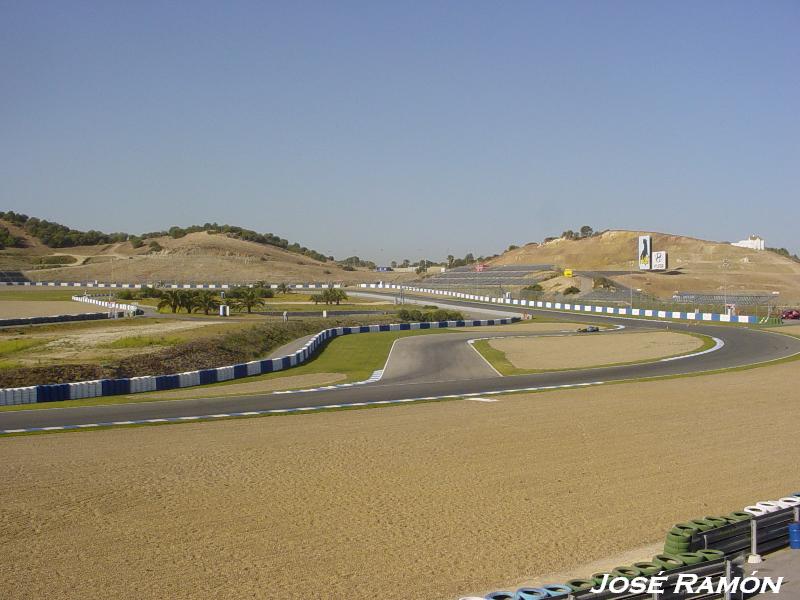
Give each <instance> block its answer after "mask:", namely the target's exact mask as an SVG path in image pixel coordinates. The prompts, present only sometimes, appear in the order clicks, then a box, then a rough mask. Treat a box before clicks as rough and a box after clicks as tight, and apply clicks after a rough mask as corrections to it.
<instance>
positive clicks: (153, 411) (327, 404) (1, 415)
mask: <svg viewBox="0 0 800 600" xmlns="http://www.w3.org/2000/svg"><path fill="white" fill-rule="evenodd" d="M354 294H358V295H362V296H380V297H381V298H386V297H387V295H388V294H381V293H375V292H369V293H364V292H354ZM406 301H408V302H414V303H422V304H425V303H431V302H432V300H431V299H430V298H425V297H418V296H414V295H406ZM435 302H436V304H437V305H439V306H442V307H445V308H456V309H461V310H464V311H467V312H469V313H470V314H472V315H475V316H477V315H481V316H483V317H486V316H488V318H497V317H507V316H519V315H520V314H521V313H529V314H532V315H536V314H540V315H546V316H547V317H548V318H549V319H553V320H563V321H564V322H565V323H567V322H573V321H574V320H575V319H576V316H575V315H574V314H568V313H563V312H558V311H551V310H540V309H528V308H524V309H523V308H521V307H520V308H517V307H513V306H511V307H503V308H502V309H497V308H494V307H489V306H487V305H486V304H481V303H476V302H469V301H462V300H448V301H447V302H439V301H435ZM580 320H581V321H583V322H587V323H595V324H599V325H612V326H617V327H616V328H615V329H612V330H608V331H604V332H601V333H597V334H591V335H620V334H624V333H625V332H628V331H658V330H672V331H679V332H691V333H697V334H702V335H706V336H709V337H712V338H714V339H715V342H716V344H715V346H714V347H713V348H711V349H710V350H706V351H703V352H697V353H693V354H689V355H686V356H683V357H678V358H672V359H670V358H667V359H660V360H655V361H652V362H647V363H638V364H629V365H619V366H608V367H596V368H586V369H574V370H569V371H555V372H544V373H535V374H527V375H515V376H505V377H503V376H500V375H498V373H497V372H496V371H495V370H494V368H492V367H491V366H490V365H489V364H488V363H487V362H486V361H485V360H484V359H483V357H482V356H480V355H479V354H478V353H477V352H476V351H475V350H474V349H473V348H472V347H471V345H470V344H469V342H470V341H471V340H475V339H478V338H485V337H486V336H487V334H486V333H485V332H482V331H480V330H475V331H469V332H461V331H459V332H455V333H447V334H445V335H425V336H419V337H413V338H406V339H402V340H398V342H397V343H396V344H395V346H394V347H393V349H392V351H391V353H390V355H389V358H388V360H387V363H386V366H385V368H384V370H383V373H382V376H381V377H380V378H377V377H376V380H375V381H370V382H367V383H365V384H364V385H352V384H347V385H342V386H330V387H328V388H324V389H323V388H319V389H312V390H298V391H293V392H273V393H269V394H254V395H243V396H237V397H216V398H215V397H213V396H209V397H207V398H201V399H194V400H180V401H150V402H139V403H127V404H107V405H96V406H85V407H68V408H48V409H36V410H19V411H9V412H0V432H2V433H22V432H27V431H41V430H45V431H48V430H62V429H74V428H86V427H97V426H108V425H130V424H139V423H163V422H170V421H176V422H184V421H196V420H202V419H217V418H227V417H238V416H256V415H261V414H279V413H288V412H298V411H313V410H318V409H335V408H346V407H363V406H371V405H385V404H394V403H405V402H414V401H431V400H439V399H446V398H459V397H469V396H479V395H485V394H499V393H506V392H514V391H537V390H543V389H554V388H564V387H578V386H589V385H601V384H604V383H611V382H619V381H625V380H636V379H644V378H656V377H667V376H677V375H688V374H693V373H701V372H707V371H716V370H721V369H729V368H735V367H745V366H749V365H755V364H758V363H763V362H768V361H774V360H778V359H782V358H787V357H790V356H793V355H796V354H798V353H800V339H797V338H794V337H791V336H787V335H781V334H778V333H773V332H766V331H758V330H755V329H749V328H740V327H737V326H709V325H700V324H688V323H681V324H677V323H674V322H664V321H655V320H645V319H633V318H625V317H609V316H600V315H593V314H585V315H584V314H582V315H580ZM566 327H567V325H565V328H566ZM570 334H571V335H581V334H577V333H575V332H574V331H573V330H570ZM552 335H565V332H547V333H521V332H513V331H509V332H494V333H492V334H491V337H507V336H511V337H520V336H524V337H540V336H552ZM209 391H211V390H209Z"/></svg>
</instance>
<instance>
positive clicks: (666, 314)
mask: <svg viewBox="0 0 800 600" xmlns="http://www.w3.org/2000/svg"><path fill="white" fill-rule="evenodd" d="M361 287H362V288H371V289H385V290H401V289H402V290H403V291H405V292H419V293H423V294H433V295H436V296H450V297H452V298H460V299H463V300H473V301H475V302H487V303H489V304H503V305H508V306H526V307H528V308H545V309H550V310H560V311H566V312H585V313H594V314H602V315H614V316H623V317H624V316H628V317H631V316H634V317H649V318H651V319H680V320H689V321H714V322H722V323H751V324H757V323H758V317H754V316H736V315H727V314H720V313H700V312H679V311H673V310H656V309H649V308H618V307H616V306H594V305H589V304H571V303H566V302H544V301H542V300H520V299H518V298H493V297H491V296H480V295H475V294H466V293H464V292H453V291H450V290H432V289H427V288H417V287H407V286H400V285H396V284H388V285H387V284H383V283H362V284H361Z"/></svg>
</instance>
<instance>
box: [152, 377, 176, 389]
mask: <svg viewBox="0 0 800 600" xmlns="http://www.w3.org/2000/svg"><path fill="white" fill-rule="evenodd" d="M170 379H171V375H157V376H156V390H159V391H160V390H169V389H172V387H174V386H171V385H170Z"/></svg>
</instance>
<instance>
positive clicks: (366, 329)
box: [358, 325, 369, 333]
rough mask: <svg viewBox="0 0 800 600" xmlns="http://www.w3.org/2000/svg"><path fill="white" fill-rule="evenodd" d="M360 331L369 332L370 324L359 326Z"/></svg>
mask: <svg viewBox="0 0 800 600" xmlns="http://www.w3.org/2000/svg"><path fill="white" fill-rule="evenodd" d="M358 332H359V333H369V325H362V326H361V327H359V328H358Z"/></svg>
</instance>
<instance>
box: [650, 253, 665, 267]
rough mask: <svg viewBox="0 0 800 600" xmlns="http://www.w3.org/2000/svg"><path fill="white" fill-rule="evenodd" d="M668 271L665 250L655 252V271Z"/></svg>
mask: <svg viewBox="0 0 800 600" xmlns="http://www.w3.org/2000/svg"><path fill="white" fill-rule="evenodd" d="M666 270H667V253H666V252H665V251H664V250H659V251H658V252H653V271H666Z"/></svg>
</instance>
